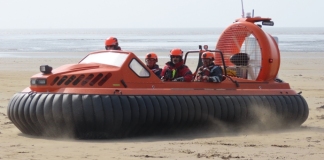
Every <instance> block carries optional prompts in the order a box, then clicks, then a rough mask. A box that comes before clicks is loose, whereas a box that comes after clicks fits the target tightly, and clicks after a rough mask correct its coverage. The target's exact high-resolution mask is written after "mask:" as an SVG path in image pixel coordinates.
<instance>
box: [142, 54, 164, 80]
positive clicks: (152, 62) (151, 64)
mask: <svg viewBox="0 0 324 160" xmlns="http://www.w3.org/2000/svg"><path fill="white" fill-rule="evenodd" d="M156 62H158V56H157V55H156V54H155V53H153V52H150V53H147V54H146V56H145V63H146V66H147V67H148V68H150V69H151V71H152V72H153V73H154V74H155V75H156V76H158V77H159V78H161V71H162V69H161V68H160V67H159V65H157V64H156Z"/></svg>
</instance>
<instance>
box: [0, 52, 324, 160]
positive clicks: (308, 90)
mask: <svg viewBox="0 0 324 160" xmlns="http://www.w3.org/2000/svg"><path fill="white" fill-rule="evenodd" d="M48 54H49V53H48ZM323 54H324V53H282V59H281V60H282V61H281V69H280V72H279V77H280V78H281V79H282V80H284V81H286V82H289V83H290V86H291V88H293V89H294V90H296V91H297V92H299V91H302V95H303V96H304V97H305V99H306V101H307V102H308V105H309V109H310V112H309V117H308V119H307V120H306V122H305V123H303V124H302V125H301V126H300V127H298V128H295V129H281V130H274V131H273V130H272V131H261V130H258V129H256V130H247V131H244V132H235V131H225V132H224V131H223V132H220V131H218V130H216V129H215V130H213V131H204V130H201V131H195V132H193V133H181V134H175V135H167V136H149V137H140V138H128V139H117V140H73V139H51V138H44V137H33V136H28V135H25V134H22V133H21V132H20V131H19V130H18V129H17V128H16V127H15V126H14V125H13V124H12V123H11V122H10V120H9V119H8V116H7V104H8V101H9V99H10V98H11V97H12V96H13V94H14V93H16V92H19V91H21V90H23V89H24V88H25V87H27V86H29V78H30V77H31V76H32V75H34V74H36V73H38V72H39V66H40V65H42V64H49V65H51V66H53V67H54V68H55V67H58V66H60V65H63V64H67V63H77V62H78V61H79V60H80V59H81V58H82V57H83V56H84V55H85V54H80V53H73V54H72V53H71V55H72V56H71V57H69V56H67V54H59V55H56V56H53V57H51V58H46V56H39V54H29V56H31V58H27V57H21V54H18V53H17V54H16V55H17V57H0V86H1V90H0V159H11V160H12V159H19V160H20V159H69V160H70V159H93V160H95V159H199V158H201V159H312V160H315V159H324V134H323V133H324V91H323V90H324V83H323V80H324V70H323V68H324V63H323V61H324V56H323ZM37 55H38V56H37ZM42 55H44V54H42ZM49 55H50V54H49ZM51 55H52V54H51ZM68 55H69V54H68ZM49 57H50V56H49ZM60 57H61V58H60ZM165 61H166V59H161V60H160V61H159V63H160V64H163V63H164V62H165Z"/></svg>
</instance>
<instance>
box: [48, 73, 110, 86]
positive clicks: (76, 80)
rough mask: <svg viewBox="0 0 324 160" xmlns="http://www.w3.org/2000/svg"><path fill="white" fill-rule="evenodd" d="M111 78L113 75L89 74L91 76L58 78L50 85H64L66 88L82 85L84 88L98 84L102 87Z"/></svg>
mask: <svg viewBox="0 0 324 160" xmlns="http://www.w3.org/2000/svg"><path fill="white" fill-rule="evenodd" d="M111 76H112V74H111V73H107V74H106V75H105V76H104V74H102V73H99V74H97V75H94V74H89V75H84V74H81V75H79V76H76V75H71V76H63V77H60V76H57V77H55V78H54V80H53V81H52V82H51V83H50V85H51V86H54V85H58V86H61V85H62V84H64V85H65V86H67V85H71V84H72V85H73V86H76V85H79V84H81V85H82V86H86V85H89V86H95V85H96V84H97V85H98V86H102V85H104V84H105V83H106V82H107V81H108V80H109V78H110V77H111Z"/></svg>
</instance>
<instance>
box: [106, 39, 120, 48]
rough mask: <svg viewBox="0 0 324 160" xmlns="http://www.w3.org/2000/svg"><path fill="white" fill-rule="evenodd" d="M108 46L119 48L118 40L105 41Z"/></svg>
mask: <svg viewBox="0 0 324 160" xmlns="http://www.w3.org/2000/svg"><path fill="white" fill-rule="evenodd" d="M105 45H106V46H118V40H117V38H115V37H109V38H107V39H106V41H105Z"/></svg>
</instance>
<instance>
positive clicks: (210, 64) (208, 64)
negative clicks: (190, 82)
mask: <svg viewBox="0 0 324 160" xmlns="http://www.w3.org/2000/svg"><path fill="white" fill-rule="evenodd" d="M214 57H215V56H214V54H213V53H212V52H204V53H203V54H201V61H202V63H203V65H202V66H201V67H199V68H198V71H197V74H196V77H195V79H194V81H195V82H216V83H218V82H221V81H222V78H223V70H222V68H221V67H220V66H218V65H215V64H214Z"/></svg>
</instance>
